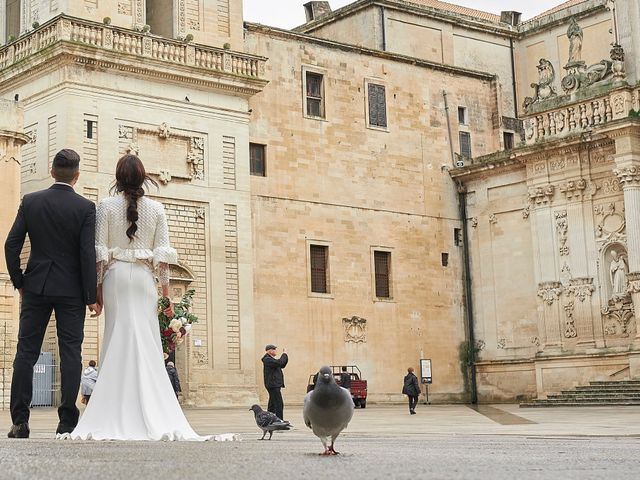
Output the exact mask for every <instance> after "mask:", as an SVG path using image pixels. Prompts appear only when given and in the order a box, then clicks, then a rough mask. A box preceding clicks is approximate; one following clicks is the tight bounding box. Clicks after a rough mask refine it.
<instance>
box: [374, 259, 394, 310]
mask: <svg viewBox="0 0 640 480" xmlns="http://www.w3.org/2000/svg"><path fill="white" fill-rule="evenodd" d="M373 263H374V268H375V281H376V285H375V286H376V297H378V298H391V282H390V280H391V252H382V251H378V250H375V251H374V252H373Z"/></svg>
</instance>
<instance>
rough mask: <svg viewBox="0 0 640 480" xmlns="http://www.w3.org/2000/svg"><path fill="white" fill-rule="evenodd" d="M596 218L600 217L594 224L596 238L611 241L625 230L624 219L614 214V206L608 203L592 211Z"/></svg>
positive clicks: (621, 215) (597, 206) (619, 214)
mask: <svg viewBox="0 0 640 480" xmlns="http://www.w3.org/2000/svg"><path fill="white" fill-rule="evenodd" d="M593 211H594V213H595V215H596V217H601V218H600V220H599V221H598V223H597V224H596V232H595V233H596V237H597V238H598V239H602V240H613V237H614V236H616V237H617V236H618V235H620V234H622V232H623V231H624V229H625V225H626V223H625V218H624V215H623V214H621V213H618V212H616V204H615V203H613V202H609V203H606V204H600V205H596V206H595V207H594V209H593Z"/></svg>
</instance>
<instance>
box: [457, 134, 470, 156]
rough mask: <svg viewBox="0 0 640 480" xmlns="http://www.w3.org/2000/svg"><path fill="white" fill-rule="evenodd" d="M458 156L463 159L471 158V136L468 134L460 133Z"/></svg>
mask: <svg viewBox="0 0 640 480" xmlns="http://www.w3.org/2000/svg"><path fill="white" fill-rule="evenodd" d="M459 139H460V155H462V156H463V157H465V158H471V134H470V133H469V132H460V134H459Z"/></svg>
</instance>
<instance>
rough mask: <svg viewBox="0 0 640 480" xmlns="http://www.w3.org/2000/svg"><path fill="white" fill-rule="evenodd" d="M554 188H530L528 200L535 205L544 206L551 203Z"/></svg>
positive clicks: (546, 186)
mask: <svg viewBox="0 0 640 480" xmlns="http://www.w3.org/2000/svg"><path fill="white" fill-rule="evenodd" d="M554 194H555V187H554V186H553V185H551V184H549V185H545V186H543V187H532V188H530V189H529V199H530V200H531V201H532V202H533V203H534V204H536V205H546V204H548V203H551V201H552V200H553V195H554Z"/></svg>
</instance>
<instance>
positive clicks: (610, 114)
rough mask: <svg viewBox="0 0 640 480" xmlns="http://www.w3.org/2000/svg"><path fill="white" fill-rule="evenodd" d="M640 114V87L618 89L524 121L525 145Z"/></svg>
mask: <svg viewBox="0 0 640 480" xmlns="http://www.w3.org/2000/svg"><path fill="white" fill-rule="evenodd" d="M639 114H640V88H638V87H629V86H624V87H619V88H614V89H611V90H609V91H608V92H605V93H604V94H601V95H600V96H594V97H591V98H586V99H582V100H577V101H575V102H573V103H565V104H564V105H558V106H557V107H556V108H549V109H546V110H545V111H541V112H537V113H534V114H532V115H530V116H527V117H525V118H524V121H523V123H524V138H525V143H526V145H534V144H536V143H539V142H543V141H552V140H559V139H562V138H564V137H567V136H573V135H575V134H580V133H588V132H591V131H593V130H594V129H596V128H598V127H601V126H604V125H606V124H607V123H610V122H612V121H615V120H620V119H623V118H627V117H629V116H634V115H639Z"/></svg>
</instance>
